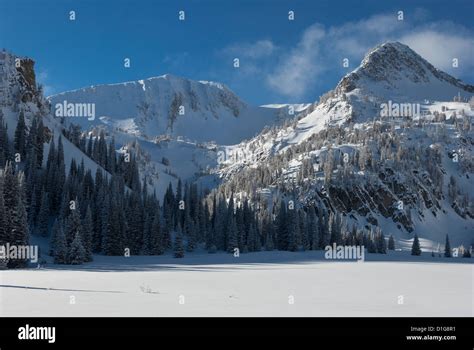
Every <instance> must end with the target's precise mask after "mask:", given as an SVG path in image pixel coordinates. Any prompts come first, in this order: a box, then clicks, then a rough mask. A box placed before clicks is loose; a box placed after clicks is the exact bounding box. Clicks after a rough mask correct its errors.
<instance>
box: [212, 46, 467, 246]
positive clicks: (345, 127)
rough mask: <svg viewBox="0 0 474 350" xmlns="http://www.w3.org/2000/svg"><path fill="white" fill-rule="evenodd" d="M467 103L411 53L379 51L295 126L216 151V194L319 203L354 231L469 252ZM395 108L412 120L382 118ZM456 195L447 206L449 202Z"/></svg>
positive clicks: (460, 90)
mask: <svg viewBox="0 0 474 350" xmlns="http://www.w3.org/2000/svg"><path fill="white" fill-rule="evenodd" d="M473 95H474V86H472V85H468V84H465V83H463V82H462V81H460V80H458V79H455V78H454V77H452V76H450V75H448V74H446V73H444V72H442V71H440V70H438V69H436V68H434V67H433V66H432V65H431V64H430V63H429V62H427V61H426V60H425V59H423V58H422V57H421V56H419V55H418V54H417V53H416V52H414V51H413V50H411V49H410V48H409V47H408V46H406V45H403V44H401V43H398V42H389V43H384V44H382V45H379V46H377V47H375V48H374V49H373V50H371V51H369V52H368V53H367V55H366V56H365V57H364V59H363V60H362V62H361V65H360V66H359V67H358V68H357V69H355V70H354V71H353V72H351V73H349V74H347V75H346V76H345V77H343V78H342V79H341V81H340V82H339V84H338V85H337V86H336V88H335V89H334V90H331V91H329V92H328V93H326V94H324V95H323V96H322V97H321V98H320V100H319V101H318V102H315V103H314V104H313V105H312V106H310V107H308V108H306V109H305V110H303V111H302V112H301V113H300V114H299V115H298V116H297V117H296V118H294V119H293V120H292V121H287V122H286V123H285V124H284V125H283V126H276V127H273V128H270V129H268V130H265V131H264V132H262V133H261V134H260V135H258V136H257V137H255V138H253V139H251V140H249V141H245V142H242V143H240V144H238V145H233V146H225V147H221V148H220V150H219V152H221V154H223V156H222V157H221V161H220V169H219V170H218V173H219V174H220V176H221V178H223V179H224V184H223V185H222V186H221V188H222V189H223V190H224V191H227V192H228V191H230V189H232V190H233V191H237V192H245V193H253V196H254V197H255V198H256V200H259V201H262V200H265V201H267V202H268V201H269V200H270V202H271V201H272V200H273V201H274V200H275V198H276V197H282V196H283V198H287V199H291V198H293V197H294V196H296V197H297V199H298V200H299V201H300V202H301V203H306V202H308V201H316V202H320V205H321V206H323V207H326V208H327V210H329V211H334V210H336V211H339V212H342V213H344V215H348V217H349V218H350V219H348V220H349V221H351V222H353V223H354V222H355V223H356V224H357V225H358V226H361V225H362V226H363V225H368V227H370V226H371V225H379V226H383V227H384V228H385V229H386V231H388V232H390V233H393V234H395V235H396V236H397V237H398V238H399V239H407V240H409V239H411V238H412V237H413V233H414V232H415V233H418V234H419V235H420V236H421V237H423V238H426V239H427V241H426V242H427V243H426V244H427V245H428V246H429V245H430V244H435V243H433V242H440V241H442V239H443V237H444V235H445V234H446V233H450V234H451V233H452V234H453V236H454V237H455V239H457V242H458V243H459V242H461V241H463V242H464V244H466V243H468V244H470V243H471V242H470V240H471V239H474V237H473V232H474V220H473V219H474V211H473V209H474V204H473V203H474V192H473V190H472V189H473V188H474V182H473V179H474V178H473V176H472V171H473V164H474V163H473V159H474V152H473V146H474V135H473V129H474V128H473V127H472V117H474V110H473V106H472V100H471V104H469V103H468V101H469V99H471V98H472V96H473ZM392 105H394V106H395V105H397V106H398V107H400V108H405V107H410V108H411V109H409V112H410V113H409V114H410V115H402V114H403V113H402V114H399V115H397V114H395V115H389V116H388V117H384V116H383V114H381V112H382V110H383V109H384V108H387V106H392ZM412 107H413V108H412ZM399 112H400V110H399ZM461 154H462V156H460V155H461ZM453 155H454V156H453ZM458 157H460V158H459V159H458ZM361 158H363V159H362V160H361ZM454 158H455V159H456V161H453V159H454ZM461 158H462V159H461ZM250 179H251V180H250ZM249 181H250V183H251V185H248V184H249ZM452 182H455V185H453V184H452ZM449 183H451V185H449ZM453 187H456V190H455V191H457V192H458V194H457V195H455V196H454V198H453V195H452V193H451V192H450V194H448V192H449V191H453ZM448 197H449V199H448ZM461 197H462V199H461ZM460 201H463V203H464V204H463V205H462V206H463V208H464V209H462V210H461V209H460ZM270 204H271V203H270ZM397 204H400V206H399V208H398V207H397ZM450 231H452V232H450Z"/></svg>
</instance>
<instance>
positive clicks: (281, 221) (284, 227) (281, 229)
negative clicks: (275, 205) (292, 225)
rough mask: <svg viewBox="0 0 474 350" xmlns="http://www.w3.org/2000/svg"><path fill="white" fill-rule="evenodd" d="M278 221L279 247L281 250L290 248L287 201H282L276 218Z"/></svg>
mask: <svg viewBox="0 0 474 350" xmlns="http://www.w3.org/2000/svg"><path fill="white" fill-rule="evenodd" d="M276 222H277V247H278V249H279V250H287V249H288V244H289V241H288V238H289V237H288V235H289V233H288V224H287V214H286V203H285V202H284V201H281V202H280V208H279V212H278V215H277V218H276Z"/></svg>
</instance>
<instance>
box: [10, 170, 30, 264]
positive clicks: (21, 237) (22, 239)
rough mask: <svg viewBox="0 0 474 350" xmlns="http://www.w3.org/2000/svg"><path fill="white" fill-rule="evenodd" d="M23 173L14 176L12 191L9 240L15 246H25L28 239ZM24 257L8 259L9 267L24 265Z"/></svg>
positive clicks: (25, 261)
mask: <svg viewBox="0 0 474 350" xmlns="http://www.w3.org/2000/svg"><path fill="white" fill-rule="evenodd" d="M23 178H24V176H23V173H19V174H18V175H17V176H15V181H16V186H15V193H14V206H13V210H12V212H11V215H10V218H11V225H10V228H11V241H10V243H11V244H12V245H16V246H26V245H28V241H29V239H28V238H29V233H28V217H27V213H26V208H25V203H24V195H23V190H24V181H23ZM26 266H27V260H26V259H16V260H10V261H9V263H8V267H9V268H18V267H26Z"/></svg>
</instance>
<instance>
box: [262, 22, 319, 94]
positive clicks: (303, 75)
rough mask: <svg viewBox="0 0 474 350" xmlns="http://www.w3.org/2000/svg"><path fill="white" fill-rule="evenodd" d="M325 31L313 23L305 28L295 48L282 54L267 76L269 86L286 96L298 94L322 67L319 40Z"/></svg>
mask: <svg viewBox="0 0 474 350" xmlns="http://www.w3.org/2000/svg"><path fill="white" fill-rule="evenodd" d="M325 35H326V33H325V31H324V28H323V27H322V26H321V25H319V24H315V25H312V26H311V27H309V28H308V29H306V30H305V32H304V33H303V36H302V38H301V40H300V41H299V43H298V45H297V46H296V48H294V49H293V50H291V52H290V53H289V54H288V55H286V56H284V58H283V60H282V62H281V63H280V65H279V66H278V69H276V70H275V71H274V72H272V73H271V74H270V75H269V76H268V77H267V83H268V84H269V85H270V87H271V88H273V89H274V90H276V91H278V92H280V93H281V94H283V95H287V96H300V95H301V94H303V93H304V91H305V89H306V87H307V85H308V84H310V83H311V80H312V79H313V78H314V77H315V76H317V75H318V74H319V73H320V72H321V71H322V69H323V66H322V65H320V64H318V63H320V61H321V60H320V57H319V56H320V47H321V44H320V41H321V40H323V39H324V37H325Z"/></svg>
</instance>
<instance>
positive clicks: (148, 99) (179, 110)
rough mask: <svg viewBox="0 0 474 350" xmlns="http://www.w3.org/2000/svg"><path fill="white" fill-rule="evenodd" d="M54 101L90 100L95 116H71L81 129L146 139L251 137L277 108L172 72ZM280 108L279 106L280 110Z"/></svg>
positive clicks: (275, 115) (231, 139) (57, 97)
mask: <svg viewBox="0 0 474 350" xmlns="http://www.w3.org/2000/svg"><path fill="white" fill-rule="evenodd" d="M49 99H50V100H51V104H52V106H53V107H54V106H55V105H56V104H57V103H60V104H61V103H64V101H67V102H68V103H93V104H95V113H96V119H95V120H94V121H92V123H91V121H90V120H87V119H86V120H73V121H72V122H74V123H78V124H82V126H83V128H84V129H86V130H87V129H88V128H90V127H91V124H92V125H100V124H106V125H109V126H112V127H114V128H117V129H120V130H122V131H124V132H126V133H128V134H133V135H136V136H139V137H140V138H142V139H146V140H155V139H156V138H158V137H162V136H163V135H167V136H169V137H171V138H176V137H182V138H184V139H188V140H191V141H196V142H208V141H215V142H217V143H219V144H233V143H238V142H240V141H242V140H243V139H245V138H249V137H253V136H255V134H256V133H257V132H259V131H261V130H262V129H263V127H265V126H266V125H269V124H273V123H274V122H275V121H276V120H277V118H278V113H277V112H278V110H279V109H275V108H263V107H253V106H249V105H248V104H246V103H245V102H243V101H242V100H241V99H240V98H239V97H237V96H236V95H235V94H234V93H233V92H232V91H231V90H230V89H228V88H227V87H226V86H225V85H223V84H220V83H215V82H209V81H193V80H188V79H184V78H180V77H176V76H173V75H170V74H166V75H163V76H159V77H154V78H149V79H145V80H139V81H132V82H126V83H120V84H111V85H98V86H91V87H88V88H84V89H80V90H75V91H69V92H64V93H61V94H58V95H54V96H50V97H49ZM280 109H281V108H280Z"/></svg>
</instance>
